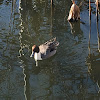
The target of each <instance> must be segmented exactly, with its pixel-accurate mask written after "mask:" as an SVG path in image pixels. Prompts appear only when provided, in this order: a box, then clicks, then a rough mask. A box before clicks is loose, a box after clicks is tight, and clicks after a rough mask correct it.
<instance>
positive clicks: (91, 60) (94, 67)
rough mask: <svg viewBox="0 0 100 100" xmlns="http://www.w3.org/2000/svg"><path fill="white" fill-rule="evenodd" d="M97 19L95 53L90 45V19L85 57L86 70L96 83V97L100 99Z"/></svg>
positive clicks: (99, 39) (99, 53)
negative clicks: (87, 50) (96, 45)
mask: <svg viewBox="0 0 100 100" xmlns="http://www.w3.org/2000/svg"><path fill="white" fill-rule="evenodd" d="M98 26H99V25H98V19H97V39H98V42H97V43H98V47H97V49H98V50H97V51H96V53H94V52H93V51H92V47H91V21H90V31H89V48H88V49H89V55H88V57H87V64H88V72H89V74H90V78H91V79H92V80H93V81H94V82H95V83H96V84H97V86H98V94H97V95H98V97H99V99H100V77H99V76H100V34H99V27H98Z"/></svg>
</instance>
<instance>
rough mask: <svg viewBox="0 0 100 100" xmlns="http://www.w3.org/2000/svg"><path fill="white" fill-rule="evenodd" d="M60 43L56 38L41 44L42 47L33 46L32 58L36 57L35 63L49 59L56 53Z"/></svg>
mask: <svg viewBox="0 0 100 100" xmlns="http://www.w3.org/2000/svg"><path fill="white" fill-rule="evenodd" d="M58 45H59V42H58V41H56V37H55V38H53V39H51V40H49V41H47V42H45V43H44V44H41V45H40V46H37V45H33V46H32V54H31V56H30V57H34V59H35V61H37V60H43V59H47V58H49V57H51V56H53V55H54V54H55V53H56V50H57V46H58Z"/></svg>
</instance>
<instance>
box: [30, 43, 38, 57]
mask: <svg viewBox="0 0 100 100" xmlns="http://www.w3.org/2000/svg"><path fill="white" fill-rule="evenodd" d="M35 53H39V47H38V46H36V45H33V46H32V54H31V56H30V57H34V54H35Z"/></svg>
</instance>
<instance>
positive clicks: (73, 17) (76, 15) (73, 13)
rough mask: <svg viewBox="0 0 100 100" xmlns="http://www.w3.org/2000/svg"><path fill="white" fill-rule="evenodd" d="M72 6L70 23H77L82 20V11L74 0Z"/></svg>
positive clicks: (69, 17)
mask: <svg viewBox="0 0 100 100" xmlns="http://www.w3.org/2000/svg"><path fill="white" fill-rule="evenodd" d="M72 3H73V4H72V6H71V8H70V12H69V16H68V19H67V20H68V21H77V20H78V19H80V9H79V7H78V6H77V5H76V4H75V1H74V0H72Z"/></svg>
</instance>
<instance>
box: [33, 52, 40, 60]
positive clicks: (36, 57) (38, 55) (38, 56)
mask: <svg viewBox="0 0 100 100" xmlns="http://www.w3.org/2000/svg"><path fill="white" fill-rule="evenodd" d="M34 59H35V61H37V60H42V58H41V53H40V52H39V53H37V52H36V53H35V55H34Z"/></svg>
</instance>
